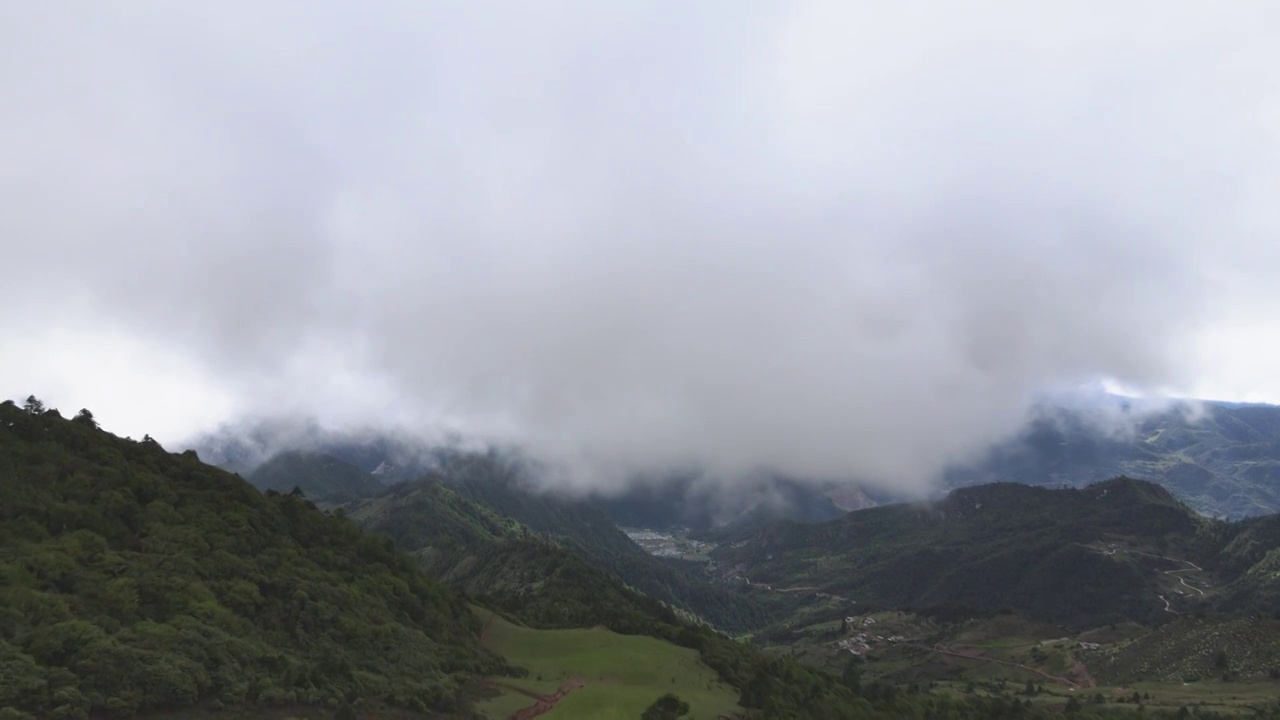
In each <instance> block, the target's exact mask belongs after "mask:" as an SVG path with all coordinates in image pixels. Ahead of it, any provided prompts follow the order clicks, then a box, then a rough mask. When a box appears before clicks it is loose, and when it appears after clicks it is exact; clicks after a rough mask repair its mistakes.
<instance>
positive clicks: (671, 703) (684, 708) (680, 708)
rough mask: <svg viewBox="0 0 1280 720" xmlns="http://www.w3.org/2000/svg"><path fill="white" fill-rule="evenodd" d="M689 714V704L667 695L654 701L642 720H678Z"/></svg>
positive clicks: (669, 694) (642, 716)
mask: <svg viewBox="0 0 1280 720" xmlns="http://www.w3.org/2000/svg"><path fill="white" fill-rule="evenodd" d="M688 714H689V703H687V702H685V701H683V700H681V699H680V698H678V697H676V696H675V695H672V694H671V693H667V694H666V695H663V696H662V697H660V698H658V699H657V700H655V701H654V703H653V704H652V705H650V706H649V707H648V709H646V710H645V711H644V714H643V715H641V716H640V720H678V718H682V717H684V716H685V715H688Z"/></svg>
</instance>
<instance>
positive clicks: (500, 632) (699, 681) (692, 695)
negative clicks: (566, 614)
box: [477, 617, 741, 720]
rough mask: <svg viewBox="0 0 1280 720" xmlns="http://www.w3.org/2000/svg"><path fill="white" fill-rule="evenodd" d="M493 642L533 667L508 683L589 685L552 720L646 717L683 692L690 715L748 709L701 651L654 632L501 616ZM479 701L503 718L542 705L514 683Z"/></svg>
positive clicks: (488, 638)
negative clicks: (529, 622)
mask: <svg viewBox="0 0 1280 720" xmlns="http://www.w3.org/2000/svg"><path fill="white" fill-rule="evenodd" d="M485 645H486V646H487V647H489V648H490V649H492V650H494V651H495V652H498V653H499V654H501V655H502V656H504V657H506V658H507V659H508V660H510V661H511V663H513V664H515V665H519V666H521V667H525V668H528V670H529V676H528V677H526V678H521V679H517V680H503V681H502V682H503V683H504V684H505V685H507V686H513V687H518V688H521V689H524V690H528V691H531V692H534V693H538V694H550V693H552V692H554V691H555V689H556V688H557V687H559V686H561V685H563V684H565V683H568V682H569V681H570V680H573V679H581V680H583V681H585V683H586V685H585V687H582V688H581V689H577V690H574V691H572V692H570V693H569V694H568V695H567V696H565V698H564V699H563V700H561V701H560V703H559V704H557V705H556V707H555V709H553V710H552V711H551V712H549V713H547V714H545V715H542V716H540V717H542V718H547V719H548V720H575V719H576V718H583V719H591V720H611V719H612V718H626V719H627V720H634V719H635V718H637V717H640V714H641V713H642V712H644V709H645V708H647V707H648V706H649V705H650V704H651V703H653V701H654V700H657V699H658V698H659V697H660V696H662V695H664V694H666V693H675V694H676V695H678V696H680V698H681V699H682V700H684V701H685V702H687V703H689V707H690V712H689V714H690V716H691V717H695V718H700V719H703V720H705V719H708V718H710V719H714V718H716V717H717V716H719V715H722V714H723V715H730V714H733V713H735V712H738V711H740V710H741V708H739V707H738V704H737V699H738V693H737V691H736V690H734V689H733V688H732V687H730V686H728V685H726V684H725V683H724V682H723V681H721V680H720V678H719V677H718V676H717V675H716V673H715V671H714V670H712V669H711V668H709V667H707V666H706V665H704V664H703V663H702V661H701V660H700V659H699V657H698V653H697V652H696V651H694V650H690V649H688V648H682V647H677V646H675V645H672V644H671V643H667V642H663V641H661V640H657V639H654V638H650V637H643V636H633V635H619V634H617V633H615V632H611V631H609V630H605V629H603V628H592V629H578V630H532V629H529V628H525V627H520V626H518V625H513V624H511V623H509V622H507V621H505V620H503V619H502V618H499V617H494V618H492V620H490V621H489V624H488V629H487V630H486V631H485ZM498 689H499V690H501V691H502V694H501V695H499V696H498V697H496V698H493V699H491V700H488V701H486V702H484V703H481V704H480V705H478V706H477V709H478V710H479V711H480V712H482V713H484V714H485V716H486V717H489V718H493V719H494V720H502V719H505V718H508V717H510V716H511V714H512V713H514V712H515V711H516V710H518V709H520V708H522V707H527V706H529V705H532V704H533V703H534V700H533V699H532V698H529V697H527V696H525V695H522V694H520V693H518V692H516V691H514V690H512V689H510V687H499V688H498Z"/></svg>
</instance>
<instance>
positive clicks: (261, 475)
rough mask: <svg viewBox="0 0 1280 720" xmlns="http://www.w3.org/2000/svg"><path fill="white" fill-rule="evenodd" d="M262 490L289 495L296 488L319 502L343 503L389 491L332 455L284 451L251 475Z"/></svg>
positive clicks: (370, 477)
mask: <svg viewBox="0 0 1280 720" xmlns="http://www.w3.org/2000/svg"><path fill="white" fill-rule="evenodd" d="M248 480H249V482H250V483H252V484H253V486H254V487H256V488H258V489H259V490H264V491H265V490H275V491H276V492H288V491H290V490H292V489H294V488H297V489H299V490H301V491H302V493H303V494H304V495H306V496H307V497H308V498H310V499H312V500H315V501H316V502H324V503H343V502H348V501H351V500H355V499H358V498H364V497H372V496H374V495H377V494H379V493H381V492H383V490H385V489H386V488H385V487H384V486H383V485H382V483H381V482H379V481H378V480H377V478H375V477H373V476H372V475H370V474H369V473H367V472H364V471H363V470H361V469H360V468H358V467H356V466H354V465H351V464H349V463H346V462H343V461H342V460H339V459H338V458H336V457H333V456H332V455H324V454H321V453H305V452H293V451H290V452H283V453H280V454H278V455H276V456H275V457H273V458H271V459H270V460H268V461H266V462H265V463H263V464H262V465H259V466H258V468H257V469H255V470H254V471H253V472H252V473H250V474H249V476H248Z"/></svg>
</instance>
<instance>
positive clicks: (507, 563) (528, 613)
mask: <svg viewBox="0 0 1280 720" xmlns="http://www.w3.org/2000/svg"><path fill="white" fill-rule="evenodd" d="M459 489H460V486H457V485H454V484H448V483H444V482H441V481H438V480H428V481H424V482H420V483H412V484H404V485H400V486H397V487H396V488H394V489H393V490H392V491H391V492H389V493H387V494H385V495H382V496H380V497H378V498H375V499H371V500H365V501H362V502H360V503H356V504H354V505H352V506H351V517H353V518H355V519H358V520H360V521H361V522H362V523H364V524H365V525H366V527H368V528H369V529H371V530H375V531H378V532H384V533H387V534H388V535H389V536H391V537H393V538H394V539H395V540H396V542H397V544H399V545H401V546H402V547H403V548H404V549H406V550H409V551H411V552H412V553H413V555H414V556H415V557H417V558H418V559H419V560H420V561H421V562H422V563H423V565H424V567H426V568H427V569H428V570H429V571H430V572H431V573H432V574H433V576H435V577H438V578H440V579H441V580H443V581H445V582H448V583H450V584H452V585H455V586H456V587H459V588H460V589H462V590H464V591H465V592H467V593H468V594H469V595H470V596H471V597H473V598H475V599H476V600H477V601H478V602H480V603H482V604H484V605H485V606H486V607H490V608H494V609H495V610H497V611H498V612H499V613H501V615H503V616H505V617H506V618H508V619H510V620H511V621H513V622H516V623H519V624H522V625H523V626H524V627H525V628H526V629H525V630H523V631H522V637H523V640H521V641H520V644H521V647H522V648H523V651H522V652H520V653H519V656H520V657H525V656H528V658H529V660H528V662H530V664H531V665H533V666H534V667H536V668H538V669H539V679H540V680H541V679H542V677H543V674H549V675H548V677H564V674H563V673H564V672H565V670H563V667H564V665H562V664H560V661H559V660H558V658H560V657H563V656H565V655H566V654H567V655H571V656H573V658H572V659H571V660H570V662H571V663H573V666H574V667H576V668H578V670H577V672H587V673H597V672H603V673H606V674H607V673H610V672H614V671H613V670H611V668H612V667H613V666H614V665H615V664H620V665H621V666H624V667H626V668H629V670H628V673H627V675H628V677H630V678H637V677H640V676H645V677H648V676H651V675H652V676H656V677H659V678H661V681H660V682H661V684H663V685H666V683H667V679H666V678H667V673H668V672H671V673H672V674H671V676H670V685H667V687H672V688H682V687H683V688H687V687H689V679H690V677H696V675H695V673H696V672H697V670H696V669H694V668H690V667H688V666H687V664H686V661H680V665H679V668H680V669H679V670H676V669H674V668H675V667H676V666H675V665H674V664H673V665H672V666H669V667H670V669H668V667H665V666H663V665H661V663H663V662H664V661H663V660H662V658H664V657H670V656H671V655H672V651H671V650H669V649H667V650H657V651H655V650H636V649H634V648H636V647H639V646H638V645H636V644H635V643H634V642H632V641H631V640H626V643H625V646H624V645H623V644H622V643H621V642H619V640H610V639H609V637H610V636H609V635H608V634H607V633H601V630H600V628H603V629H607V630H609V631H612V632H616V633H622V638H621V639H620V640H625V639H626V638H633V637H635V636H647V637H650V638H656V639H659V640H661V641H663V642H665V643H669V644H671V645H674V646H677V648H689V649H693V650H696V651H697V656H698V658H699V659H700V660H701V662H702V663H704V664H705V665H706V666H708V667H710V668H713V669H714V670H715V672H716V673H717V674H718V675H719V677H720V679H721V681H722V682H724V683H727V684H729V685H730V686H732V687H733V688H736V689H738V690H739V691H740V693H741V695H740V700H739V703H740V705H741V706H742V707H743V708H746V710H745V711H744V712H746V713H748V716H749V717H751V718H758V719H759V720H765V719H766V718H768V719H770V720H772V719H774V718H789V719H794V720H801V719H802V718H803V719H808V718H817V719H830V720H843V719H849V720H853V719H855V718H858V719H861V718H882V719H883V720H891V719H894V718H931V717H936V718H954V719H956V720H963V719H965V718H973V719H974V720H977V719H979V718H981V719H982V720H987V719H989V718H1001V717H1009V718H1014V717H1017V718H1028V719H1035V718H1047V717H1057V716H1059V715H1060V711H1061V709H1062V706H1061V705H1056V706H1055V705H1051V704H1039V705H1037V706H1031V705H1027V704H1025V703H1023V702H1021V701H1019V700H1017V699H1016V698H1014V697H1011V696H1009V695H1008V694H1005V695H1002V696H973V697H968V696H963V695H956V696H953V695H944V694H932V693H930V694H921V693H919V692H918V691H917V692H903V691H900V690H899V689H898V688H895V687H891V686H887V685H883V684H880V683H876V682H872V681H869V680H867V681H863V680H862V679H860V677H859V673H858V670H857V667H856V665H853V664H849V665H847V666H845V670H844V672H843V673H842V674H840V675H838V676H835V675H832V674H828V673H824V672H821V671H817V670H815V669H812V668H809V667H806V666H804V665H802V664H800V663H798V662H796V661H795V660H794V659H792V658H790V657H788V656H785V655H784V656H778V655H771V654H766V653H765V652H762V651H761V649H760V648H758V647H756V646H753V645H749V644H745V643H741V642H735V641H733V640H730V639H729V638H728V637H726V636H724V635H721V634H720V633H717V632H715V631H713V630H711V629H709V628H707V627H706V626H704V625H701V624H698V623H696V622H691V621H690V618H688V617H687V616H684V615H683V614H681V613H678V612H675V611H674V610H673V609H672V608H671V607H670V606H668V605H666V604H664V603H660V602H657V601H655V600H654V599H653V598H651V597H648V596H646V595H643V594H641V593H639V592H637V591H636V590H635V589H634V588H631V587H628V586H627V585H625V584H623V583H622V582H620V581H619V580H618V579H617V578H615V577H613V576H612V575H611V574H610V573H608V572H605V571H603V570H601V569H599V568H597V567H594V566H593V565H592V564H591V563H589V562H587V561H585V560H584V559H583V558H581V557H579V555H578V554H577V553H576V552H572V551H570V550H569V549H567V547H566V546H565V545H562V544H560V542H559V541H558V540H556V539H554V538H551V537H548V536H546V535H543V534H541V533H537V532H535V531H533V530H530V529H529V528H528V527H527V526H525V525H523V524H522V523H520V522H519V521H516V520H514V519H512V518H511V517H510V516H507V515H505V514H501V513H498V512H495V511H494V510H492V509H489V508H486V507H484V506H482V505H480V504H479V503H478V502H476V501H474V500H472V499H471V498H469V497H465V496H464V495H463V494H462V493H460V492H458V490H459ZM505 625H506V623H504V622H501V621H500V622H498V623H496V627H497V628H499V629H503V628H505ZM590 626H599V628H597V629H595V630H592V631H591V632H590V633H589V634H588V633H582V632H578V631H573V630H569V629H570V628H582V627H590ZM546 629H561V632H564V633H567V634H551V633H547V632H542V631H543V630H546ZM502 632H503V633H504V634H505V633H506V632H508V630H506V629H503V630H502ZM623 647H625V648H627V649H626V650H623ZM617 652H626V653H628V654H626V655H625V656H622V657H618V656H616V655H615V653H617ZM610 682H611V683H612V684H611V685H610V688H611V691H612V692H613V693H615V694H621V693H626V692H629V691H630V689H629V688H627V687H625V685H627V684H628V683H627V682H626V681H622V680H619V681H610ZM650 682H652V681H650ZM504 687H518V686H517V685H512V684H511V683H504ZM706 688H707V690H713V685H711V684H708V685H707V686H706ZM700 689H701V688H699V690H700ZM682 692H684V691H682ZM585 702H586V701H585V700H584V703H585ZM591 702H592V703H593V704H592V705H591V706H590V709H586V706H585V705H584V706H582V707H583V710H582V715H581V716H582V717H634V715H623V714H610V710H609V708H611V707H614V706H615V705H616V704H618V703H623V702H625V699H624V698H622V697H617V698H612V699H610V700H604V699H596V700H592V701H591ZM646 702H648V700H647V699H646ZM566 712H567V711H566ZM1072 712H1073V716H1074V717H1076V718H1081V719H1086V718H1101V717H1107V718H1137V717H1143V716H1145V715H1144V714H1142V713H1141V712H1140V711H1134V710H1128V709H1123V708H1122V709H1115V708H1111V709H1108V710H1107V711H1106V712H1105V713H1097V714H1095V713H1092V712H1089V711H1080V712H1075V711H1072ZM570 716H573V715H570ZM1154 716H1156V717H1159V715H1154ZM499 717H501V716H499ZM646 717H650V716H648V715H646ZM662 717H672V716H662ZM698 717H702V715H698Z"/></svg>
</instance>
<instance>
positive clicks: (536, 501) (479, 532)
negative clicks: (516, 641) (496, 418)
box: [347, 453, 770, 632]
mask: <svg viewBox="0 0 1280 720" xmlns="http://www.w3.org/2000/svg"><path fill="white" fill-rule="evenodd" d="M347 509H348V511H349V512H350V513H351V515H352V517H354V518H356V519H358V520H359V521H360V522H361V523H362V524H363V525H364V526H365V527H367V528H368V529H370V530H373V531H376V532H385V533H388V534H390V535H392V536H394V537H396V538H397V542H399V543H400V544H401V547H404V548H406V549H409V550H410V551H412V552H414V553H416V554H419V555H420V556H423V557H424V560H425V561H427V562H428V564H429V566H430V565H433V563H436V562H437V560H433V559H432V553H433V552H435V551H434V550H433V548H434V549H436V550H440V549H441V548H445V549H446V550H449V551H448V552H438V553H437V555H436V557H437V558H441V559H442V560H440V561H442V562H453V561H455V560H458V559H459V558H460V557H465V556H466V555H468V554H470V553H473V552H476V551H477V550H478V549H479V547H481V546H479V545H477V544H476V542H475V541H477V540H495V539H501V538H506V537H510V536H511V534H512V533H513V532H516V526H518V527H519V528H521V530H520V532H522V533H525V534H529V533H532V534H535V535H539V536H542V537H544V538H547V539H548V540H551V541H554V543H555V544H557V545H559V546H562V547H563V548H565V549H566V550H568V551H570V552H572V553H574V554H575V555H577V556H578V557H580V558H582V559H583V560H585V561H586V562H587V563H588V564H590V565H591V566H592V567H594V568H596V569H598V570H601V571H603V572H605V573H608V574H610V575H612V576H614V577H617V578H619V579H620V580H622V581H623V582H625V583H626V584H628V585H630V586H632V587H634V588H636V589H638V590H640V591H641V592H643V593H645V594H646V595H648V596H650V597H653V598H655V599H657V600H660V601H662V602H664V603H667V604H669V605H672V606H674V607H677V608H680V609H683V610H685V611H688V612H691V613H694V614H696V615H698V616H699V617H702V618H704V619H705V620H707V621H708V622H710V623H712V624H713V625H715V626H716V627H719V628H721V629H724V630H727V631H733V632H741V631H746V630H750V629H752V628H756V627H760V626H762V625H764V624H765V623H767V622H768V621H769V620H770V617H769V615H768V613H767V612H766V611H765V610H764V609H763V608H762V607H761V606H760V605H759V604H758V603H756V602H755V601H754V600H753V599H752V598H751V597H749V596H748V595H747V594H746V593H743V592H741V591H738V590H735V589H733V588H730V587H726V586H724V585H722V584H717V583H713V582H710V581H709V580H708V578H707V577H705V576H704V575H702V574H700V573H699V574H695V573H693V572H690V571H688V570H685V569H682V568H678V567H675V566H673V565H671V564H669V563H666V562H663V561H662V560H660V559H658V558H655V557H653V556H652V555H649V554H648V553H647V552H645V551H644V550H643V549H642V548H640V546H638V545H636V544H635V543H634V542H633V541H632V540H631V539H630V538H628V537H627V536H626V534H625V533H623V532H622V531H621V530H619V529H618V528H617V526H615V525H614V524H613V522H612V521H611V520H610V518H609V516H608V515H606V514H605V513H604V512H603V511H602V510H600V509H599V508H597V507H595V506H594V505H593V504H591V503H589V502H586V501H580V500H574V499H571V498H565V497H562V496H559V495H553V494H549V493H539V492H536V491H534V490H531V489H529V488H527V487H526V486H525V485H524V484H523V483H522V480H521V475H520V473H519V468H518V466H514V465H512V464H511V463H509V462H507V461H505V460H504V459H503V458H502V457H501V456H499V455H497V454H496V453H488V454H456V455H454V456H453V457H452V458H451V459H450V461H449V462H448V463H447V464H446V466H445V469H444V470H443V471H441V472H440V473H438V474H436V475H434V476H432V477H430V478H428V479H427V480H425V481H422V482H418V483H404V484H400V485H397V486H394V488H393V489H392V490H391V491H390V492H389V493H388V494H386V495H384V496H381V497H378V498H373V499H369V500H365V501H361V502H357V503H352V504H351V505H350V506H349V507H348V508H347ZM513 523H514V524H513ZM445 546H447V548H446V547H445ZM454 549H456V551H455V550H454ZM435 571H436V572H442V571H443V568H442V567H436V568H435Z"/></svg>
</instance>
